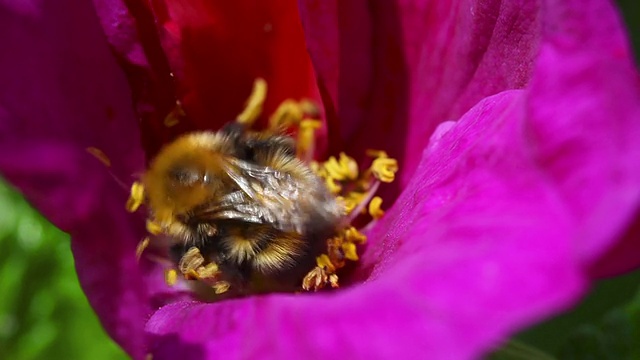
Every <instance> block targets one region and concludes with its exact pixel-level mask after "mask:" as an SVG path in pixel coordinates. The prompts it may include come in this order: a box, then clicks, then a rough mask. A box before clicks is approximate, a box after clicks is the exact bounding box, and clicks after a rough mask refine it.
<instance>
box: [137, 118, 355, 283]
mask: <svg viewBox="0 0 640 360" xmlns="http://www.w3.org/2000/svg"><path fill="white" fill-rule="evenodd" d="M142 183H143V185H144V189H145V197H146V202H147V205H148V207H149V210H150V215H149V216H150V220H151V221H153V222H155V223H157V224H159V225H160V227H161V228H162V233H164V234H166V235H168V237H169V240H170V243H171V245H170V253H171V257H172V258H173V261H174V262H175V263H176V264H177V263H180V262H181V259H183V257H184V256H185V254H186V253H187V252H189V251H190V250H192V249H193V248H194V247H195V248H197V249H198V250H199V252H200V254H202V257H203V260H204V262H205V263H210V264H215V265H216V267H217V270H219V274H220V279H222V280H224V281H225V282H227V283H228V284H230V288H231V289H232V290H233V293H234V294H240V295H242V294H250V293H259V292H267V291H268V292H271V291H292V290H295V289H296V288H299V287H300V283H301V280H302V278H303V277H304V276H305V274H307V273H308V272H309V271H310V270H311V269H312V268H313V267H314V266H315V258H316V256H318V255H319V254H320V253H321V252H323V251H325V250H326V239H328V238H330V237H331V236H332V235H334V234H335V233H336V232H337V231H338V230H339V229H340V228H341V227H343V226H344V224H342V222H343V221H344V220H343V219H344V207H343V206H341V205H340V204H339V203H338V202H337V200H336V198H335V196H333V195H332V194H331V193H330V192H329V190H328V189H327V188H326V186H325V184H324V182H323V181H322V180H321V179H319V178H318V177H317V176H316V175H315V174H314V173H313V172H312V171H311V169H310V168H309V167H308V166H307V165H306V164H305V163H303V162H302V161H301V160H299V159H298V158H296V146H295V141H294V140H293V139H292V138H291V137H289V136H287V135H284V134H279V133H266V132H255V131H250V130H249V129H248V128H247V127H246V126H245V125H242V124H240V123H230V124H228V125H227V126H225V127H224V128H223V129H222V130H220V131H218V132H195V133H189V134H186V135H183V136H181V137H179V138H178V139H176V140H175V141H174V142H172V143H170V144H168V145H167V146H165V147H164V148H163V149H161V150H160V152H159V153H158V155H157V156H156V157H155V158H154V159H153V160H152V161H151V163H150V165H149V168H148V170H147V171H146V172H145V174H144V175H143V176H142Z"/></svg>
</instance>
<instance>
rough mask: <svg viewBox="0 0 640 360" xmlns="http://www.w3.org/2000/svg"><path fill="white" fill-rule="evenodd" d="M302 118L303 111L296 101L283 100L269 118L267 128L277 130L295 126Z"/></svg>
mask: <svg viewBox="0 0 640 360" xmlns="http://www.w3.org/2000/svg"><path fill="white" fill-rule="evenodd" d="M303 116H304V111H303V109H302V107H301V106H300V104H299V103H298V102H297V101H295V100H291V99H288V100H285V101H283V102H282V104H280V106H278V108H277V109H276V111H274V112H273V114H272V115H271V116H270V117H269V128H270V129H271V130H279V129H286V128H290V127H294V126H297V125H299V124H300V122H301V121H302V118H303Z"/></svg>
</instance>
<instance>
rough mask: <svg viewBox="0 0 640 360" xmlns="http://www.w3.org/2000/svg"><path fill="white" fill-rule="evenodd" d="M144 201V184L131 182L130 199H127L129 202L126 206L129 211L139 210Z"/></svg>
mask: <svg viewBox="0 0 640 360" xmlns="http://www.w3.org/2000/svg"><path fill="white" fill-rule="evenodd" d="M143 201H144V185H142V183H141V182H138V181H134V183H133V184H131V192H130V194H129V199H127V204H126V205H125V208H126V209H127V211H128V212H134V211H136V210H138V208H139V207H140V205H142V202H143Z"/></svg>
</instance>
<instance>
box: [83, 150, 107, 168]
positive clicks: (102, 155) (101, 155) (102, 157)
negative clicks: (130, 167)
mask: <svg viewBox="0 0 640 360" xmlns="http://www.w3.org/2000/svg"><path fill="white" fill-rule="evenodd" d="M85 150H86V151H87V152H88V153H89V154H91V155H93V156H94V157H95V158H96V159H98V160H100V162H101V163H103V164H104V165H105V166H106V167H111V160H110V159H109V157H108V156H107V155H105V153H104V152H103V151H102V150H100V149H98V148H97V147H93V146H89V147H88V148H86V149H85Z"/></svg>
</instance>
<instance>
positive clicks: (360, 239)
mask: <svg viewBox="0 0 640 360" xmlns="http://www.w3.org/2000/svg"><path fill="white" fill-rule="evenodd" d="M344 237H345V240H346V241H348V242H352V243H354V244H358V245H361V244H364V243H365V242H367V236H366V235H365V234H363V233H361V232H360V231H358V229H356V228H355V227H353V226H350V227H349V228H347V229H346V230H345V231H344Z"/></svg>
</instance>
